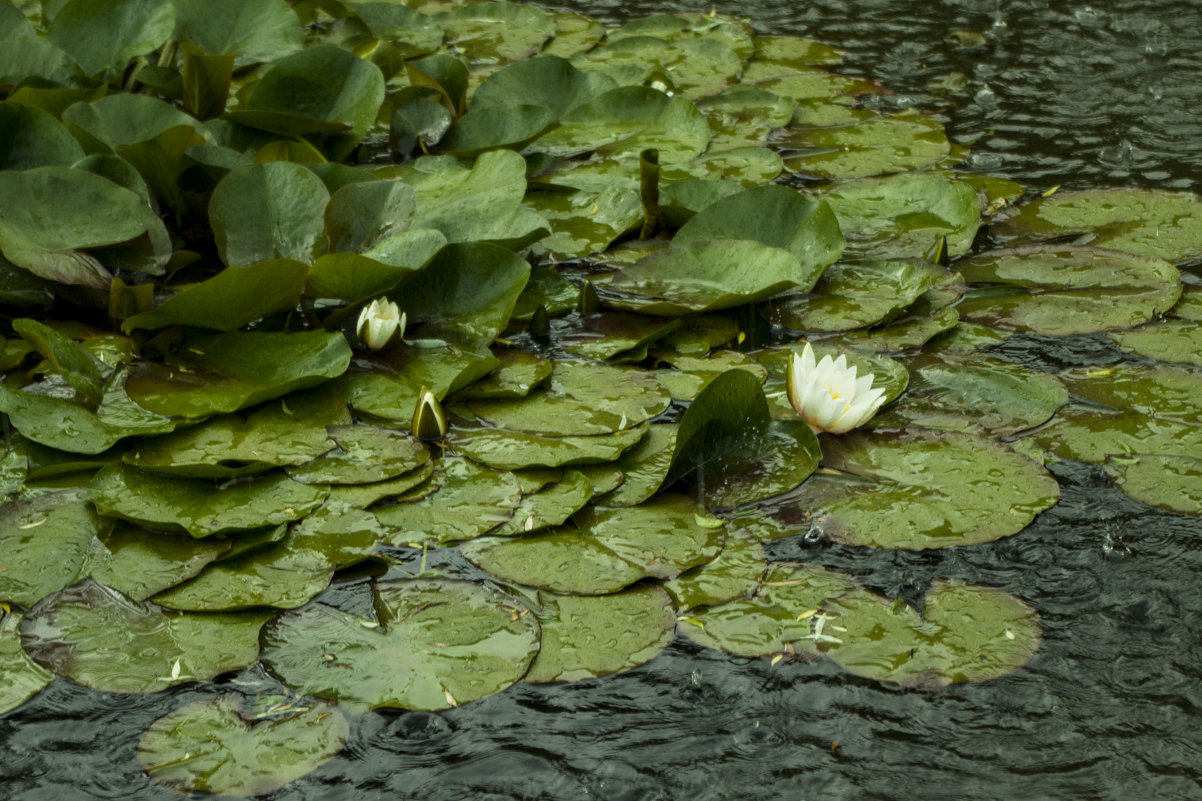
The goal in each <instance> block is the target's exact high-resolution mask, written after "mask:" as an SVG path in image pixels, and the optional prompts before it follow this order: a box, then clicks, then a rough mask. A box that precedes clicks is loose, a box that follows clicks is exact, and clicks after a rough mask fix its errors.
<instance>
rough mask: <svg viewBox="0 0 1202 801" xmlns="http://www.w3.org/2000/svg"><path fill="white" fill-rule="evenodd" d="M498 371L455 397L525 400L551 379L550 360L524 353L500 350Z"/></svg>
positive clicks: (497, 355) (467, 387) (497, 354)
mask: <svg viewBox="0 0 1202 801" xmlns="http://www.w3.org/2000/svg"><path fill="white" fill-rule="evenodd" d="M495 355H496V357H497V360H498V361H499V362H500V364H499V366H498V367H497V369H495V370H493V371H492V372H491V373H489V374H488V375H486V376H485V377H484V378H482V379H480V380H479V381H476V382H475V383H473V384H469V385H468V386H466V387H464V388H463V389H461V390H459V392H457V393H456V394H455V397H456V398H457V399H466V398H524V397H526V396H527V395H529V394H530V393H531V391H532V390H534V388H535V387H537V386H539V385H541V384H542V383H543V382H544V381H546V380H547V379H548V378H550V377H551V360H550V359H547V358H544V357H542V356H539V355H537V354H534V353H528V352H526V351H524V350H512V349H499V350H497V351H496V353H495Z"/></svg>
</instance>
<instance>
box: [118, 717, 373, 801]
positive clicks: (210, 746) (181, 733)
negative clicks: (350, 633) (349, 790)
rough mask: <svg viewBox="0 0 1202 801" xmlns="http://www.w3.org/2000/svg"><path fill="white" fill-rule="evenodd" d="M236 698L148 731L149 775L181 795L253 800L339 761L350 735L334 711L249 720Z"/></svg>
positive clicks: (143, 748) (141, 750)
mask: <svg viewBox="0 0 1202 801" xmlns="http://www.w3.org/2000/svg"><path fill="white" fill-rule="evenodd" d="M243 707H244V699H243V698H242V696H240V695H238V694H236V693H226V694H225V695H221V696H218V697H217V698H206V699H203V700H200V701H193V702H192V703H190V704H187V705H185V706H182V707H180V708H179V709H176V710H175V711H174V712H170V713H168V714H166V715H164V716H163V717H161V718H159V719H158V720H156V721H155V722H154V723H152V724H150V728H148V729H147V730H146V732H145V733H144V734H143V735H142V739H141V740H139V742H138V762H139V763H140V764H141V765H142V769H143V770H144V771H146V773H147V775H149V776H150V778H151V779H153V780H154V781H155V783H156V784H160V785H162V786H164V787H167V788H168V789H170V790H173V791H175V792H177V793H182V794H189V793H193V792H204V793H214V794H216V795H222V796H239V797H250V796H257V795H262V794H265V793H270V792H272V791H273V790H278V789H279V788H281V787H283V786H284V785H285V784H287V783H288V782H290V781H293V780H294V779H299V778H300V777H301V776H304V775H305V774H306V773H309V772H310V771H312V770H313V769H314V768H316V767H317V766H319V765H321V764H322V763H323V762H325V761H327V760H328V759H330V758H331V757H333V756H334V755H335V754H337V753H338V752H339V751H340V750H342V747H343V746H344V745H346V741H347V738H348V737H349V735H350V729H349V726H348V725H347V721H346V718H345V717H344V716H343V714H342V713H341V712H339V711H338V709H337V708H336V707H334V706H331V705H329V704H314V703H308V704H305V705H303V706H300V705H292V704H289V705H287V708H286V709H281V710H280V711H278V712H276V711H274V710H268V711H267V712H266V713H264V714H262V715H257V716H254V715H251V716H248V715H247V714H246V713H245V711H244V709H243Z"/></svg>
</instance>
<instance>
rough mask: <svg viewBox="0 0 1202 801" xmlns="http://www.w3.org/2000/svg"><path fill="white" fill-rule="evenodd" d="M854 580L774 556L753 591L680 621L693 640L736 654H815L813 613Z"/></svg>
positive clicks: (695, 612) (808, 657)
mask: <svg viewBox="0 0 1202 801" xmlns="http://www.w3.org/2000/svg"><path fill="white" fill-rule="evenodd" d="M855 586H856V584H855V582H854V581H852V579H851V578H850V577H849V576H847V575H845V574H843V573H839V572H837V571H834V570H830V569H828V568H825V567H817V566H811V565H803V564H798V563H796V562H773V563H772V564H771V565H769V566H768V571H767V573H765V574H764V577H763V582H762V584H761V587H760V589H759V591H758V592H757V593H756V594H755V595H754V596H753V597H751V598H746V599H742V600H735V601H730V602H729V603H724V604H720V605H715V606H711V607H709V608H702V609H694V610H693V611H691V612H689V613H688V614H687V615H685V616H684V617H682V618H681V620H680V622H679V623H678V624H677V627H678V628H679V629H680V631H681V632H682V633H683V634H684V635H685V636H686V637H688V638H689V639H690V640H693V641H695V642H698V643H701V644H702V645H704V646H706V647H707V648H715V649H717V650H719V651H725V652H727V653H729V654H735V655H737V656H774V655H777V654H787V655H790V656H794V657H798V658H802V659H814V658H816V657H817V656H818V653H819V652H818V650H817V648H815V646H814V639H815V638H814V635H813V634H812V633H811V628H810V625H811V618H813V617H814V615H815V614H816V613H817V612H818V609H819V607H821V606H822V604H823V602H825V601H826V600H828V599H830V598H836V597H838V596H840V595H843V594H844V593H846V592H849V591H850V590H852V589H853V588H855Z"/></svg>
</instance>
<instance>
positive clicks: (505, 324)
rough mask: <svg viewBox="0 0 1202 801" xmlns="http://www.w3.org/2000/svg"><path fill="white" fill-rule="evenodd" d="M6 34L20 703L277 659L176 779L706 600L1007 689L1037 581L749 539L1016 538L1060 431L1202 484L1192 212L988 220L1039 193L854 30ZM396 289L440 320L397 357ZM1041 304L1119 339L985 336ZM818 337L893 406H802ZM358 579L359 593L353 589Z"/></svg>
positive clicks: (130, 28) (1077, 452)
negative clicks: (984, 580)
mask: <svg viewBox="0 0 1202 801" xmlns="http://www.w3.org/2000/svg"><path fill="white" fill-rule="evenodd" d="M27 14H28V16H27ZM0 31H3V33H2V34H0V36H2V37H3V43H4V47H2V48H0V96H2V97H3V100H0V321H2V323H3V331H2V337H3V338H2V339H0V372H2V374H3V380H2V381H0V414H2V415H3V418H4V421H5V426H4V438H3V441H2V443H0V497H3V498H4V499H5V501H4V504H3V505H2V506H0V565H2V566H3V570H0V602H3V607H2V608H3V609H4V610H5V616H4V618H3V620H2V621H0V674H2V675H3V676H4V678H5V681H4V682H3V684H4V686H5V687H6V688H8V689H7V690H6V691H5V693H4V695H3V696H0V711H7V710H8V709H11V708H15V707H16V706H19V705H20V704H22V703H24V701H25V700H26V699H27V698H28V697H30V696H31V695H32V694H33V693H36V692H37V691H38V690H39V689H40V688H41V687H43V686H45V684H47V683H48V682H49V681H50V680H51V679H52V678H53V676H56V675H57V676H61V677H65V678H67V679H69V680H71V681H74V682H77V683H79V684H82V685H84V686H87V687H91V688H94V689H97V690H102V691H109V692H154V691H157V690H161V689H165V688H167V687H171V686H175V685H179V684H183V683H187V682H193V681H208V680H209V679H212V678H214V677H216V676H218V675H220V674H223V673H228V672H231V671H238V670H241V669H244V668H247V667H250V666H252V665H255V664H256V663H260V664H261V665H262V666H263V667H265V668H266V670H268V671H269V672H270V673H271V674H272V675H274V676H275V677H276V678H277V679H278V680H279V681H280V682H281V684H282V686H283V687H284V688H285V689H286V691H287V693H288V695H287V696H286V697H285V698H283V699H282V700H279V702H278V703H272V704H267V705H265V706H263V705H260V706H256V705H255V702H254V701H253V700H252V699H244V698H241V697H239V696H236V695H231V696H222V697H220V698H214V699H212V700H209V701H203V702H197V703H195V704H191V705H189V706H186V707H183V708H181V709H179V710H176V711H175V712H173V713H171V714H170V715H168V716H166V717H165V718H163V719H161V720H160V721H158V722H156V723H155V724H154V725H153V726H152V727H151V728H150V730H149V731H147V733H146V735H145V737H144V738H143V740H142V743H141V746H140V748H139V756H140V759H141V761H142V764H143V766H144V767H145V769H146V770H147V772H148V773H149V774H150V775H151V776H152V777H153V778H155V780H156V781H159V782H161V783H162V784H164V785H166V786H167V787H170V788H171V789H173V790H177V791H180V792H185V793H186V792H190V791H193V790H204V791H209V792H214V793H221V794H227V795H231V794H232V795H239V794H241V795H249V794H255V793H262V792H267V791H270V790H271V789H273V788H275V787H278V786H280V785H282V784H284V783H286V782H288V781H290V780H291V779H293V778H295V777H296V776H298V775H302V774H303V773H304V772H306V771H308V770H310V769H312V768H313V767H314V766H316V765H317V764H319V763H320V762H321V761H323V760H325V759H327V758H329V757H330V756H331V755H332V754H334V753H336V752H337V751H338V749H339V748H341V747H342V744H343V743H344V742H345V741H346V737H347V723H346V719H345V717H344V711H345V712H351V713H353V712H355V711H357V710H362V709H369V708H378V707H393V708H401V709H420V710H440V709H447V708H450V707H454V706H457V705H459V704H463V703H468V702H471V701H473V700H476V699H479V698H482V697H484V696H487V695H489V694H492V693H495V692H498V691H501V690H503V689H504V688H506V687H508V686H510V685H512V684H514V683H515V682H519V681H528V682H559V681H576V680H582V679H591V678H596V677H599V676H604V675H608V674H611V673H614V672H617V671H621V670H627V669H632V668H636V667H637V666H639V665H641V664H643V663H645V662H647V661H648V660H650V659H651V658H653V657H654V656H655V655H656V654H657V653H658V652H659V651H660V650H662V649H663V648H664V647H666V645H667V644H668V642H670V641H671V639H672V638H673V637H674V636H675V635H676V634H677V633H678V632H680V633H683V635H684V636H687V637H690V638H692V639H694V640H696V641H697V642H699V643H701V644H703V645H705V646H707V647H712V648H716V649H720V650H723V651H726V652H729V653H733V654H740V655H744V656H750V657H759V656H763V657H770V658H783V657H792V658H796V659H810V658H819V657H824V658H829V659H831V660H833V661H834V662H835V663H836V664H838V665H840V666H842V667H843V668H845V669H846V670H847V671H849V672H851V673H854V674H857V675H862V676H866V677H869V678H872V679H876V680H880V681H887V682H892V683H896V684H900V685H902V686H905V687H912V688H917V689H924V690H930V689H935V688H938V687H941V686H945V685H947V684H951V683H956V682H963V681H984V680H988V679H992V678H996V677H999V676H1002V675H1004V674H1006V673H1008V672H1010V671H1013V670H1015V669H1018V668H1019V667H1021V666H1022V665H1023V664H1024V663H1025V662H1026V660H1027V659H1029V658H1030V657H1031V655H1032V654H1033V653H1034V652H1035V650H1036V648H1037V647H1038V643H1039V639H1040V630H1039V626H1038V622H1037V615H1036V613H1035V611H1034V610H1033V609H1032V608H1031V607H1030V606H1028V605H1027V604H1026V603H1025V602H1023V601H1021V600H1020V599H1018V598H1015V597H1013V596H1010V595H1009V594H1007V593H1005V592H1003V591H1002V590H1000V589H997V588H990V587H976V586H971V585H966V584H963V583H960V582H956V581H950V580H948V581H943V580H940V581H936V582H935V583H933V584H932V586H931V589H930V591H929V593H928V594H927V597H926V599H925V602H924V604H923V607H922V609H921V610H915V609H913V608H911V607H909V606H906V605H905V604H904V603H901V602H900V601H893V600H890V599H885V598H882V597H880V596H879V595H877V594H875V593H873V592H872V590H871V589H870V588H868V587H864V586H861V585H860V584H859V583H858V582H856V581H855V580H854V579H853V578H852V577H851V576H849V575H844V574H841V573H838V572H836V571H833V570H830V569H827V568H825V567H822V566H819V565H804V564H794V563H785V562H769V561H768V560H767V559H766V557H765V549H764V546H763V543H765V542H768V541H771V540H776V539H781V538H785V537H791V536H796V535H800V534H805V533H808V532H811V531H815V530H817V531H820V532H821V533H822V534H823V535H824V536H825V537H827V538H828V539H830V540H832V541H836V542H840V543H844V544H847V545H850V546H855V547H871V548H895V549H896V548H901V549H911V550H926V549H940V548H949V547H959V546H974V545H981V544H984V543H988V542H991V541H993V540H997V539H999V538H1003V537H1008V536H1014V535H1018V534H1019V533H1020V532H1021V531H1022V530H1023V529H1024V528H1025V527H1026V526H1027V525H1028V524H1029V523H1030V522H1031V521H1032V520H1033V519H1034V518H1035V516H1036V515H1038V514H1039V513H1040V512H1042V511H1043V510H1046V509H1047V508H1049V507H1051V506H1052V505H1053V504H1055V503H1056V501H1057V498H1058V487H1057V484H1056V482H1055V481H1054V479H1052V477H1051V476H1050V474H1049V473H1048V472H1047V471H1046V470H1045V468H1044V467H1043V466H1042V464H1041V462H1042V461H1043V460H1045V459H1048V458H1071V459H1080V460H1084V461H1092V462H1098V463H1103V464H1105V465H1106V469H1107V470H1108V471H1109V472H1110V474H1111V475H1112V476H1113V478H1114V481H1115V482H1116V484H1117V485H1118V486H1119V487H1121V488H1122V489H1123V490H1124V491H1125V492H1128V493H1129V494H1131V495H1132V496H1133V497H1136V498H1139V499H1140V500H1144V501H1145V502H1148V503H1151V504H1154V505H1157V506H1162V507H1164V508H1167V509H1172V510H1174V511H1178V512H1184V513H1187V514H1199V513H1202V507H1199V504H1200V503H1202V484H1200V483H1199V482H1200V481H1202V466H1200V465H1199V462H1198V459H1197V458H1196V456H1197V452H1198V445H1199V443H1202V434H1200V433H1199V432H1200V431H1202V408H1199V406H1198V400H1197V399H1198V398H1202V392H1200V391H1199V390H1200V389H1202V387H1200V386H1199V382H1200V381H1202V378H1200V377H1199V373H1198V372H1197V370H1198V368H1199V366H1200V365H1202V340H1199V338H1198V333H1197V325H1198V324H1199V321H1200V320H1202V311H1200V305H1199V302H1198V295H1197V293H1196V292H1194V291H1192V290H1191V289H1189V288H1186V289H1185V290H1183V282H1182V277H1183V276H1185V277H1186V278H1187V279H1189V282H1190V283H1196V280H1195V279H1194V278H1193V277H1192V274H1191V273H1190V272H1189V269H1190V268H1189V264H1190V263H1191V260H1196V259H1197V258H1198V257H1199V256H1202V202H1200V201H1199V200H1198V198H1197V197H1195V196H1193V195H1187V194H1181V193H1177V194H1166V193H1154V192H1147V191H1143V190H1140V191H1135V190H1109V191H1107V192H1094V193H1063V194H1054V195H1051V196H1049V197H1044V198H1039V199H1035V200H1034V201H1032V202H1031V203H1028V204H1025V205H1022V206H1020V207H1018V208H1017V209H1016V210H1013V211H1007V212H1004V213H1003V216H995V212H997V210H998V209H1000V208H1004V207H1006V206H1007V205H1008V204H1009V203H1011V202H1013V201H1015V200H1017V199H1018V198H1019V197H1021V196H1022V195H1023V190H1022V188H1021V187H1019V186H1017V185H1014V184H1012V183H1010V182H1007V181H1002V180H999V179H995V178H989V177H985V176H972V175H969V174H966V173H963V172H957V171H955V170H954V169H953V168H954V162H955V157H954V156H953V155H952V147H951V143H949V141H948V139H947V136H946V133H945V132H944V130H943V127H942V125H941V124H940V123H939V122H938V121H937V120H936V119H935V118H934V117H932V116H930V115H927V114H925V113H923V112H920V111H908V112H905V113H901V114H886V113H881V112H878V111H874V110H872V109H871V108H869V107H868V105H869V104H863V103H861V102H860V99H861V98H862V96H864V95H870V94H874V93H879V92H882V91H883V89H882V87H879V86H877V85H875V84H873V83H871V82H869V81H866V80H864V79H862V78H856V77H850V76H844V75H839V74H837V73H836V72H833V71H832V70H831V68H832V67H834V66H837V64H838V63H839V55H838V53H837V52H836V51H834V50H832V49H831V48H829V47H827V46H825V45H821V44H818V43H816V42H812V41H809V40H806V39H801V38H797V37H769V36H758V35H756V34H755V33H754V31H753V30H752V29H751V28H750V26H748V25H747V24H745V23H743V22H740V21H737V20H733V19H728V18H724V17H720V16H717V15H712V14H679V15H656V16H652V17H648V18H645V19H640V20H636V21H632V22H630V23H627V24H626V25H623V26H621V27H607V26H604V25H602V24H600V23H598V22H596V21H594V20H591V19H589V18H587V17H584V16H581V15H576V14H565V13H559V12H552V11H546V10H543V9H540V8H537V7H534V6H524V5H518V4H514V3H507V2H489V3H481V4H459V3H414V4H413V5H407V4H402V3H382V2H361V1H360V0H342V1H341V2H326V3H297V4H292V5H290V4H288V3H285V2H283V0H220V2H212V0H210V1H209V2H205V3H201V2H198V1H194V0H106V1H105V2H99V0H67V1H66V2H64V3H55V4H49V5H47V6H45V7H44V8H42V7H40V6H37V5H36V4H33V5H31V4H21V5H19V6H18V5H6V6H3V7H0ZM983 227H984V228H987V233H988V236H989V238H991V239H992V241H993V242H995V243H997V244H999V245H1001V246H1002V247H1001V248H999V249H994V250H988V249H986V248H984V247H982V244H981V243H982V242H984V241H986V240H983V239H982V238H981V237H980V236H979V235H980V234H981V230H982V228H983ZM1162 231H1163V233H1164V235H1163V236H1161V232H1162ZM1179 265H1181V266H1179ZM383 300H386V301H388V302H389V303H392V304H396V306H397V308H398V310H399V312H401V313H403V314H404V317H405V319H406V321H407V325H406V327H405V330H404V334H403V337H388V338H382V339H381V340H380V341H377V342H373V343H371V347H369V346H368V344H369V343H366V342H362V341H360V339H359V337H358V334H357V332H356V328H357V325H356V323H357V320H358V319H359V317H360V314H361V312H362V311H363V310H364V309H365V308H369V304H373V303H375V302H377V301H383ZM376 308H379V306H376ZM1166 315H1167V316H1166ZM1027 335H1039V336H1051V337H1065V336H1094V337H1106V338H1108V340H1109V341H1112V342H1113V343H1114V345H1115V346H1116V347H1117V348H1119V349H1121V350H1123V351H1126V352H1128V353H1130V354H1131V357H1130V358H1129V359H1126V360H1124V361H1122V362H1121V363H1118V364H1116V365H1114V366H1110V367H1106V368H1096V369H1093V368H1091V369H1075V370H1067V371H1064V372H1062V373H1061V374H1058V375H1054V374H1051V373H1046V372H1040V371H1037V370H1034V369H1032V368H1029V367H1026V366H1023V365H1021V364H1017V363H1015V362H1014V361H1012V360H1006V359H1005V358H1004V355H1005V351H1004V348H996V349H995V351H996V352H990V349H991V348H994V346H997V345H1000V344H1003V343H1005V342H1006V340H1007V339H1008V338H1009V337H1011V336H1027ZM805 342H808V343H810V344H811V346H812V347H813V348H814V350H815V351H816V352H817V354H818V356H819V357H822V356H828V355H829V356H839V355H842V356H843V357H844V358H845V360H846V361H847V363H849V364H851V365H854V366H855V367H856V368H857V370H858V371H859V375H861V376H864V375H871V376H872V377H873V387H874V388H875V389H879V390H881V391H882V393H883V395H884V398H885V403H886V406H885V407H884V408H883V409H882V411H881V413H880V414H879V415H878V416H877V417H876V418H875V419H874V420H873V421H871V422H870V423H869V424H868V425H867V426H866V427H865V428H863V429H862V430H860V431H857V432H852V433H850V434H846V435H841V436H834V435H829V434H823V435H821V436H819V435H816V434H815V433H814V432H813V431H812V430H811V429H810V427H809V426H808V425H807V424H806V423H804V422H802V421H801V420H800V419H798V417H797V415H796V413H795V412H794V411H793V409H792V407H791V406H790V405H789V402H788V400H787V398H786V390H785V383H786V380H787V370H788V365H789V363H790V361H791V360H792V359H793V356H794V354H797V353H800V352H801V351H802V348H803V346H804V343H805ZM423 398H426V399H427V400H425V401H423V402H422V403H421V406H422V407H427V408H428V406H429V404H431V403H435V402H437V403H440V404H441V408H442V411H443V412H444V413H445V416H446V419H447V421H448V422H449V429H448V430H447V431H446V432H445V434H443V433H442V432H441V428H440V426H438V425H434V426H433V427H431V426H430V425H423V426H418V425H417V424H416V422H415V421H416V420H417V419H418V417H420V415H421V414H422V412H421V411H420V410H419V399H423ZM431 398H432V399H433V400H429V399H431ZM1070 401H1071V402H1070ZM431 432H433V434H432V433H431ZM419 435H420V436H419ZM1015 443H1017V444H1015ZM352 571H353V573H354V575H356V576H367V577H369V579H370V581H369V582H368V584H367V585H366V587H367V588H366V589H365V590H364V592H365V593H366V594H367V596H369V597H364V598H360V599H359V601H360V602H359V603H357V604H356V603H350V602H348V601H347V600H346V597H347V596H346V595H345V594H342V593H338V592H326V591H327V589H328V588H330V587H331V586H332V585H335V584H338V583H339V582H340V580H341V578H342V577H344V576H347V575H349V574H350V573H351V572H352ZM114 632H117V633H118V634H119V636H120V638H124V639H122V642H125V641H129V642H133V641H134V640H135V639H136V642H137V647H136V648H135V647H124V646H117V647H114V645H113V642H114V641H113V635H114ZM334 704H337V705H338V706H337V707H335V706H334ZM185 754H186V755H189V756H187V757H184V756H182V755H185Z"/></svg>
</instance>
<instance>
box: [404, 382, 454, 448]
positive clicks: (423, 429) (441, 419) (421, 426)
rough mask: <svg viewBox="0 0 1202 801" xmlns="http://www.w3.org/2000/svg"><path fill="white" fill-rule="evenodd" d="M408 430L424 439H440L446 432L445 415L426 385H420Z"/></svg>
mask: <svg viewBox="0 0 1202 801" xmlns="http://www.w3.org/2000/svg"><path fill="white" fill-rule="evenodd" d="M409 430H410V432H411V433H412V434H413V436H415V437H417V438H418V439H425V440H432V439H442V438H443V436H445V435H446V433H447V416H446V414H444V413H443V411H442V404H441V403H439V402H438V398H436V397H434V393H433V392H431V391H430V390H429V389H427V388H426V387H422V391H421V394H420V395H419V396H418V399H417V406H416V407H415V408H414V409H413V422H412V423H411V424H410V426H409Z"/></svg>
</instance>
